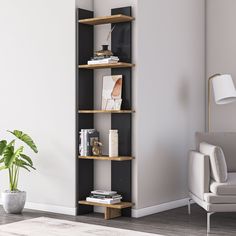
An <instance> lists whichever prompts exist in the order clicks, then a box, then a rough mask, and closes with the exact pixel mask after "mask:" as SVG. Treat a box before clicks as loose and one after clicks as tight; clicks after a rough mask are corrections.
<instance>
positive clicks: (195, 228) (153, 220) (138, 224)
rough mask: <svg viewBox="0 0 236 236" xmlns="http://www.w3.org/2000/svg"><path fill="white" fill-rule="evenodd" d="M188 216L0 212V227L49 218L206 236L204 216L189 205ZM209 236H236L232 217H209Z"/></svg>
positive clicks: (235, 220) (171, 235)
mask: <svg viewBox="0 0 236 236" xmlns="http://www.w3.org/2000/svg"><path fill="white" fill-rule="evenodd" d="M191 208H192V214H191V215H190V216H189V215H188V214H187V207H181V208H178V209H174V210H170V211H166V212H162V213H159V214H155V215H151V216H146V217H142V218H138V219H134V218H126V217H120V218H117V219H113V220H108V221H105V220H104V219H103V218H102V215H100V214H91V215H85V216H76V217H73V216H66V215H60V214H54V213H46V212H40V211H32V210H27V209H26V210H24V212H23V214H22V215H8V214H5V213H4V211H3V209H2V208H0V224H8V223H12V222H17V221H21V220H27V219H31V218H35V217H41V216H46V217H52V218H56V219H65V220H71V221H78V222H83V223H88V224H97V225H104V226H108V227H116V228H122V229H130V230H136V231H141V232H149V233H154V234H155V233H156V234H160V235H169V236H179V235H180V236H184V235H207V234H206V212H205V211H204V210H202V209H201V208H200V207H198V206H197V205H195V204H194V205H192V207H191ZM211 225H212V232H211V235H219V236H224V235H227V236H231V235H232V236H235V235H236V213H217V214H215V215H213V216H212V224H211Z"/></svg>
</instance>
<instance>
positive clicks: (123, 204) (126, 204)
mask: <svg viewBox="0 0 236 236" xmlns="http://www.w3.org/2000/svg"><path fill="white" fill-rule="evenodd" d="M79 204H82V205H90V206H100V207H107V208H115V209H124V208H130V207H132V206H133V203H131V202H120V203H116V204H105V203H98V202H88V201H79Z"/></svg>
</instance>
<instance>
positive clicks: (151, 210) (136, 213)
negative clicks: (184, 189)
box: [132, 198, 189, 218]
mask: <svg viewBox="0 0 236 236" xmlns="http://www.w3.org/2000/svg"><path fill="white" fill-rule="evenodd" d="M188 199H189V198H184V199H180V200H177V201H172V202H167V203H163V204H160V205H156V206H151V207H145V208H141V209H132V217H134V218H139V217H143V216H147V215H152V214H155V213H159V212H162V211H167V210H171V209H174V208H178V207H182V206H186V205H187V204H188Z"/></svg>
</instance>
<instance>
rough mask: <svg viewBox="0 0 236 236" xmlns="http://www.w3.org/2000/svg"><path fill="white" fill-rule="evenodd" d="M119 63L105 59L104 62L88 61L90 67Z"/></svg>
mask: <svg viewBox="0 0 236 236" xmlns="http://www.w3.org/2000/svg"><path fill="white" fill-rule="evenodd" d="M117 62H118V61H115V60H107V59H103V60H93V61H88V65H97V64H110V63H112V64H113V63H117Z"/></svg>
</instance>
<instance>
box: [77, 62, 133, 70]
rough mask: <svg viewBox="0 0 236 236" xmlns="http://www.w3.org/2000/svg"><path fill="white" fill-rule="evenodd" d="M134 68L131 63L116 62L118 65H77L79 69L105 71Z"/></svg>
mask: <svg viewBox="0 0 236 236" xmlns="http://www.w3.org/2000/svg"><path fill="white" fill-rule="evenodd" d="M133 66H135V65H134V64H131V63H126V62H118V63H110V64H94V65H87V64H86V65H79V68H80V69H90V70H93V69H106V68H126V67H127V68H129V67H133Z"/></svg>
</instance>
